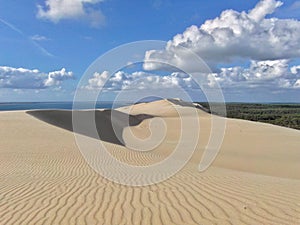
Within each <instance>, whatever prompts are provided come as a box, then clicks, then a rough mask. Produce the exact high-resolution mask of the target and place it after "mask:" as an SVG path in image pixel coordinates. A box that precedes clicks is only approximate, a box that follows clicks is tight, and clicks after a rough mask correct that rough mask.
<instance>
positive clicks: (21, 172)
mask: <svg viewBox="0 0 300 225" xmlns="http://www.w3.org/2000/svg"><path fill="white" fill-rule="evenodd" d="M190 110H192V108H191V107H189V106H181V105H176V104H174V103H171V102H169V101H167V100H161V101H156V102H152V103H144V104H138V105H134V106H132V107H124V108H120V109H119V110H118V111H119V112H120V113H119V114H118V115H117V117H118V120H119V121H118V124H119V125H120V124H121V125H120V126H121V127H120V129H119V130H118V132H120V133H121V136H122V138H123V142H124V143H125V144H122V142H118V140H117V139H116V138H115V136H114V134H113V133H111V129H110V128H109V124H106V122H105V121H106V120H105V119H104V118H107V113H108V115H109V112H108V111H106V112H99V113H98V114H99V115H98V117H97V118H98V119H99V121H101V124H106V129H104V128H103V126H102V127H101V125H99V126H100V127H101V131H100V137H101V139H102V141H101V142H102V143H103V144H104V145H105V146H106V147H107V149H108V150H109V152H110V153H111V154H112V155H113V156H114V157H116V158H117V159H119V160H120V161H124V162H126V163H129V164H133V165H150V164H153V163H156V162H159V161H161V160H163V159H165V158H166V157H167V156H169V155H170V154H171V153H172V151H173V149H174V147H175V146H176V144H177V143H176V141H177V140H178V139H179V137H180V129H181V124H180V118H179V117H178V112H177V111H179V112H180V114H181V115H183V116H185V117H186V118H187V121H188V120H189V119H191V120H192V119H193V118H189V117H191V116H190V115H191V114H190ZM127 113H130V114H131V115H132V116H131V117H130V118H131V123H132V124H131V126H126V123H123V122H124V121H123V120H124V118H125V117H124V118H123V116H124V114H127ZM141 114H143V115H142V116H138V115H141ZM70 116H71V114H70V113H68V112H65V111H54V112H53V111H51V112H49V111H48V112H46V111H45V112H38V113H35V114H31V115H30V114H28V113H26V112H25V111H18V112H0V128H1V129H0V140H1V141H0V224H34V225H35V224H88V225H90V224H105V225H114V224H118V225H119V224H155V225H158V224H180V225H182V224H201V225H202V224H221V225H223V224H224V225H225V224H270V225H271V224H272V225H273V224H280V225H284V224H287V225H288V224H289V225H294V224H295V225H296V224H300V173H299V171H300V132H299V131H296V130H292V129H287V128H282V127H278V126H273V125H268V124H262V123H255V122H249V121H242V120H235V119H228V120H227V128H226V133H225V137H224V141H223V144H222V146H221V149H220V152H219V154H218V156H217V158H216V160H215V161H214V162H213V164H212V166H211V167H209V169H208V170H206V171H205V172H199V171H198V165H199V162H200V159H201V156H202V155H203V151H204V148H205V146H206V144H207V142H208V139H209V134H210V127H211V115H209V114H207V113H205V112H203V111H201V110H199V109H198V110H197V116H198V119H199V124H200V126H201V132H200V134H199V142H198V144H197V146H196V151H195V153H194V155H193V156H192V158H191V159H190V160H189V162H188V163H187V164H186V165H185V166H184V168H183V169H182V170H181V171H179V172H178V173H177V174H175V175H174V176H173V177H171V178H170V179H168V180H166V181H164V182H161V183H158V184H154V185H150V186H145V187H133V186H125V185H121V184H117V183H114V182H111V181H109V180H107V179H106V178H104V177H102V176H100V175H99V174H98V173H96V172H95V171H94V170H93V169H92V168H91V167H90V166H89V165H88V164H87V163H86V161H85V160H84V158H83V156H82V155H81V153H80V151H79V149H78V147H77V145H76V141H75V138H74V134H73V133H72V132H71V130H70V129H69V128H70V123H71V120H70ZM53 118H54V119H53ZM157 118H159V120H157ZM161 120H163V121H164V124H165V125H166V127H167V131H166V132H167V133H166V136H165V137H164V140H163V141H162V143H161V144H160V145H158V146H157V147H156V148H155V149H153V150H152V151H147V152H138V151H132V150H129V149H128V147H126V145H127V144H128V146H129V145H135V144H136V146H137V147H139V143H134V139H131V136H130V133H133V134H134V135H135V136H136V137H138V138H140V139H147V137H149V135H151V133H159V132H160V129H161V128H160V126H159V125H158V124H156V123H157V122H159V121H161ZM45 121H46V122H45ZM96 121H97V119H96ZM151 124H152V125H151ZM121 128H122V129H121ZM191 132H192V129H191ZM83 135H85V134H84V132H83ZM192 135H193V134H192V133H191V136H192ZM90 138H93V137H90ZM185 141H187V142H188V140H185ZM99 142H100V141H99ZM124 145H125V146H124ZM140 147H142V146H140Z"/></svg>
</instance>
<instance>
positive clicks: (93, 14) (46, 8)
mask: <svg viewBox="0 0 300 225" xmlns="http://www.w3.org/2000/svg"><path fill="white" fill-rule="evenodd" d="M103 1H104V0H45V4H44V5H38V6H37V7H38V13H37V17H38V18H41V19H47V20H50V21H52V22H54V23H58V22H59V21H60V20H64V19H85V20H88V21H89V22H90V24H91V25H92V26H95V27H97V26H99V25H102V24H103V23H104V20H105V17H104V15H103V13H102V12H101V11H100V9H94V8H93V5H96V4H98V3H100V2H103Z"/></svg>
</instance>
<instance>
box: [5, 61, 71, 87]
mask: <svg viewBox="0 0 300 225" xmlns="http://www.w3.org/2000/svg"><path fill="white" fill-rule="evenodd" d="M68 79H74V77H73V73H72V72H68V71H66V69H65V68H63V69H61V70H59V71H53V72H49V73H43V72H40V71H39V70H37V69H33V70H31V69H24V68H14V67H8V66H0V88H11V89H45V88H50V87H53V88H57V87H58V86H59V85H61V83H62V82H63V81H64V80H68Z"/></svg>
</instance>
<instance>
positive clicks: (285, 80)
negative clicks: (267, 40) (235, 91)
mask: <svg viewBox="0 0 300 225" xmlns="http://www.w3.org/2000/svg"><path fill="white" fill-rule="evenodd" d="M295 68H300V66H295V67H292V68H289V65H288V61H287V60H273V61H272V60H266V61H251V63H250V66H249V68H243V67H239V66H237V67H229V68H221V72H219V73H212V74H209V75H208V78H207V79H208V84H209V86H211V87H214V86H215V85H216V82H218V83H219V84H220V85H221V87H223V88H256V87H266V88H279V89H280V88H299V87H300V86H299V80H300V70H295Z"/></svg>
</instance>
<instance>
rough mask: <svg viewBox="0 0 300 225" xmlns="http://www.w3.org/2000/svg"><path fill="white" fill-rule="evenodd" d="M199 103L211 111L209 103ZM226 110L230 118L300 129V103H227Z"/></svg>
mask: <svg viewBox="0 0 300 225" xmlns="http://www.w3.org/2000/svg"><path fill="white" fill-rule="evenodd" d="M199 104H201V105H202V106H203V107H205V108H207V109H208V111H210V110H209V105H208V103H203V102H202V103H199ZM217 107H218V104H217V103H214V108H215V109H217ZM226 110H227V117H228V118H237V119H244V120H251V121H259V122H264V123H271V124H275V125H279V126H284V127H289V128H294V129H298V130H300V104H252V103H227V104H226ZM214 111H218V110H214ZM212 113H214V114H217V113H216V112H212Z"/></svg>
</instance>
